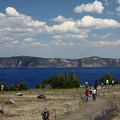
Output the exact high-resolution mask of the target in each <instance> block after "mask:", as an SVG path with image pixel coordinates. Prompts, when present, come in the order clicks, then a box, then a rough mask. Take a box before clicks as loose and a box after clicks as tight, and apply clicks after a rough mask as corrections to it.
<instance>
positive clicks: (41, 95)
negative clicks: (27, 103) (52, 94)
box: [37, 94, 46, 99]
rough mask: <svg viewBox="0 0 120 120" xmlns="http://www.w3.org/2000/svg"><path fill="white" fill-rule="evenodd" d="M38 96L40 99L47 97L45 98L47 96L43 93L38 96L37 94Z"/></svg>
mask: <svg viewBox="0 0 120 120" xmlns="http://www.w3.org/2000/svg"><path fill="white" fill-rule="evenodd" d="M37 98H38V99H45V98H46V96H45V95H43V94H40V95H38V96H37Z"/></svg>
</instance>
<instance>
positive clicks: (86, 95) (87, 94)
mask: <svg viewBox="0 0 120 120" xmlns="http://www.w3.org/2000/svg"><path fill="white" fill-rule="evenodd" d="M88 96H89V91H88V90H86V91H85V97H86V102H88Z"/></svg>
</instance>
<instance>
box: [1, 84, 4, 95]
mask: <svg viewBox="0 0 120 120" xmlns="http://www.w3.org/2000/svg"><path fill="white" fill-rule="evenodd" d="M3 90H4V85H3V84H2V85H1V92H2V93H3Z"/></svg>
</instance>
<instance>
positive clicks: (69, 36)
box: [53, 34, 88, 39]
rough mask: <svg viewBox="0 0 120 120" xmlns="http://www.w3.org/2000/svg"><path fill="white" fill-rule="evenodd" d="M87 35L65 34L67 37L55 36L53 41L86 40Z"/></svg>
mask: <svg viewBox="0 0 120 120" xmlns="http://www.w3.org/2000/svg"><path fill="white" fill-rule="evenodd" d="M87 37H88V35H87V34H67V35H55V36H53V38H55V39H84V38H87Z"/></svg>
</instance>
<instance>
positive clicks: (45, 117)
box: [41, 108, 50, 120]
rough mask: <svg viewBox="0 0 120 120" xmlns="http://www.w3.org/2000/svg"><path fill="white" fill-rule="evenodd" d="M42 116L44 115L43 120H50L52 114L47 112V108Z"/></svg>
mask: <svg viewBox="0 0 120 120" xmlns="http://www.w3.org/2000/svg"><path fill="white" fill-rule="evenodd" d="M41 115H42V119H43V120H50V119H49V117H50V113H49V111H48V110H47V108H45V109H44V110H43V111H42V112H41Z"/></svg>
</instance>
